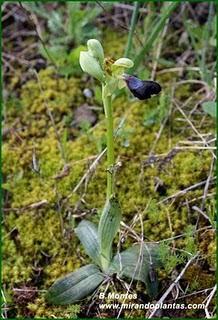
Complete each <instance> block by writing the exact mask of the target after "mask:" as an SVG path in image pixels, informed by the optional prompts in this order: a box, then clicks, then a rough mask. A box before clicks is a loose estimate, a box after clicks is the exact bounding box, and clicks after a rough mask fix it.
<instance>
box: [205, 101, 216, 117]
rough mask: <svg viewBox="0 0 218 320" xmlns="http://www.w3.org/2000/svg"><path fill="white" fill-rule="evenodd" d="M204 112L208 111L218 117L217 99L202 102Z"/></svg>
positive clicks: (212, 115)
mask: <svg viewBox="0 0 218 320" xmlns="http://www.w3.org/2000/svg"><path fill="white" fill-rule="evenodd" d="M202 108H203V110H204V112H206V113H208V114H209V115H210V116H211V117H213V118H216V117H217V105H216V102H215V101H207V102H204V103H203V104H202Z"/></svg>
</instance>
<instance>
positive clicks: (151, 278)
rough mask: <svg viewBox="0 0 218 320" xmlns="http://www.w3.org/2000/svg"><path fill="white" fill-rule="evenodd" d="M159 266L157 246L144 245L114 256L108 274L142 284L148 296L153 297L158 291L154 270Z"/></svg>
mask: <svg viewBox="0 0 218 320" xmlns="http://www.w3.org/2000/svg"><path fill="white" fill-rule="evenodd" d="M160 265H161V260H160V257H159V250H158V246H157V245H156V244H153V243H152V244H151V243H147V244H146V243H144V244H142V245H135V246H133V247H131V248H129V249H127V250H125V251H123V252H121V253H118V254H116V255H115V257H114V258H113V261H112V263H111V265H110V268H109V272H110V274H113V273H117V274H118V276H119V277H121V278H122V277H127V278H130V279H134V280H139V281H142V282H144V283H145V285H146V287H147V292H148V294H149V295H150V296H152V297H154V296H156V294H157V289H158V281H157V278H156V272H155V268H157V267H158V266H160Z"/></svg>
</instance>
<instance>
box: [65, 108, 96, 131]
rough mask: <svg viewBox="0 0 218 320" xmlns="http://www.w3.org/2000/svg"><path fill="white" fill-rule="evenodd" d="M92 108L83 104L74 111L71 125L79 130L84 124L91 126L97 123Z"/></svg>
mask: <svg viewBox="0 0 218 320" xmlns="http://www.w3.org/2000/svg"><path fill="white" fill-rule="evenodd" d="M92 108H94V107H93V106H89V105H88V104H83V105H82V106H80V107H78V108H77V109H76V110H75V111H74V119H73V121H72V123H71V125H72V126H73V127H76V128H80V127H81V126H82V125H83V124H84V123H88V124H90V126H93V125H94V124H95V123H96V121H97V115H96V113H95V112H94V111H93V110H92Z"/></svg>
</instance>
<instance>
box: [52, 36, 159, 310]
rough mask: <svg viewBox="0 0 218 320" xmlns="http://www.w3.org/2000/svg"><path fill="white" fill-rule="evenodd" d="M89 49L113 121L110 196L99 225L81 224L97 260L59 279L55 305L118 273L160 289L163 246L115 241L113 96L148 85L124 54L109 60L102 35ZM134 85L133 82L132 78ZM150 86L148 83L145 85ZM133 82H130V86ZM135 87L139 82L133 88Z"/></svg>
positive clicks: (85, 62) (89, 65)
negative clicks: (117, 246) (121, 245)
mask: <svg viewBox="0 0 218 320" xmlns="http://www.w3.org/2000/svg"><path fill="white" fill-rule="evenodd" d="M87 49H88V50H87V51H82V52H81V53H80V66H81V68H82V70H83V71H84V72H86V73H88V74H89V75H91V76H92V77H94V78H95V79H97V80H98V81H100V83H101V85H102V102H103V107H104V113H105V118H106V126H107V168H106V171H107V197H106V203H105V206H104V208H103V210H102V213H101V218H100V221H99V224H98V226H96V225H95V224H93V223H92V222H90V221H87V220H83V221H81V222H80V223H79V225H78V226H77V228H76V229H75V232H76V235H77V236H78V238H79V239H80V241H81V243H82V245H83V247H84V249H85V251H86V253H87V255H88V256H89V257H90V258H91V260H92V261H93V263H92V264H88V265H86V266H83V267H81V268H80V269H78V270H76V271H74V272H72V273H70V274H68V275H67V276H65V277H64V278H61V279H58V280H57V281H56V282H55V283H54V284H53V285H52V286H51V287H50V288H49V290H48V292H47V295H46V297H47V300H48V302H50V303H53V304H70V303H75V302H77V301H79V300H81V299H83V298H85V297H87V296H89V295H90V294H92V293H93V292H94V291H95V290H96V289H97V288H98V287H99V286H100V285H101V284H105V283H107V282H108V281H111V279H112V276H114V274H116V277H117V278H118V279H119V278H130V279H131V280H139V281H142V282H144V283H145V285H146V288H147V293H148V294H150V295H151V296H155V295H156V294H157V279H156V276H155V271H154V270H155V268H156V267H157V266H158V265H160V258H159V253H158V247H157V246H156V245H155V244H154V243H144V242H142V243H140V244H136V245H134V246H132V247H130V248H128V249H127V250H125V251H123V252H118V253H117V254H115V255H113V250H112V246H113V241H114V238H115V236H116V234H117V232H118V230H119V227H120V221H121V208H120V205H119V201H118V198H117V194H116V192H115V179H114V177H115V174H114V173H115V168H116V163H115V155H114V129H113V108H112V95H113V92H114V91H115V90H117V89H122V88H123V87H124V86H125V85H126V82H127V81H128V80H129V79H130V80H131V81H133V82H134V83H133V85H132V86H133V87H134V85H137V84H138V86H139V87H140V88H141V89H142V85H141V83H137V80H138V81H141V80H139V79H137V78H136V79H137V80H134V79H133V78H134V77H133V78H132V77H131V76H128V75H126V74H124V72H125V70H128V69H130V68H132V67H133V61H132V60H130V59H128V58H120V59H118V60H116V61H112V60H111V59H105V57H104V50H103V48H102V45H101V43H100V42H99V41H98V40H96V39H90V40H88V42H87ZM127 85H128V82H127ZM143 85H144V84H143ZM128 87H129V85H128ZM133 89H134V90H135V89H136V87H134V88H133Z"/></svg>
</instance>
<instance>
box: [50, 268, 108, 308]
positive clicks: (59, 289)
mask: <svg viewBox="0 0 218 320" xmlns="http://www.w3.org/2000/svg"><path fill="white" fill-rule="evenodd" d="M103 280H104V275H103V274H102V273H101V272H100V270H99V268H98V267H97V266H95V265H93V264H89V265H87V266H84V267H82V268H80V269H78V270H77V271H75V272H72V273H70V274H68V275H67V276H66V277H64V278H61V279H58V280H57V281H56V282H55V283H54V284H53V285H52V286H51V287H50V288H49V290H48V292H47V294H46V299H47V301H48V302H49V303H52V304H57V305H64V304H70V303H74V302H76V301H79V300H81V299H83V298H85V297H87V296H88V295H89V294H91V293H92V292H93V291H94V290H95V289H96V288H97V287H98V286H99V285H100V284H101V283H102V281H103Z"/></svg>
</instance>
